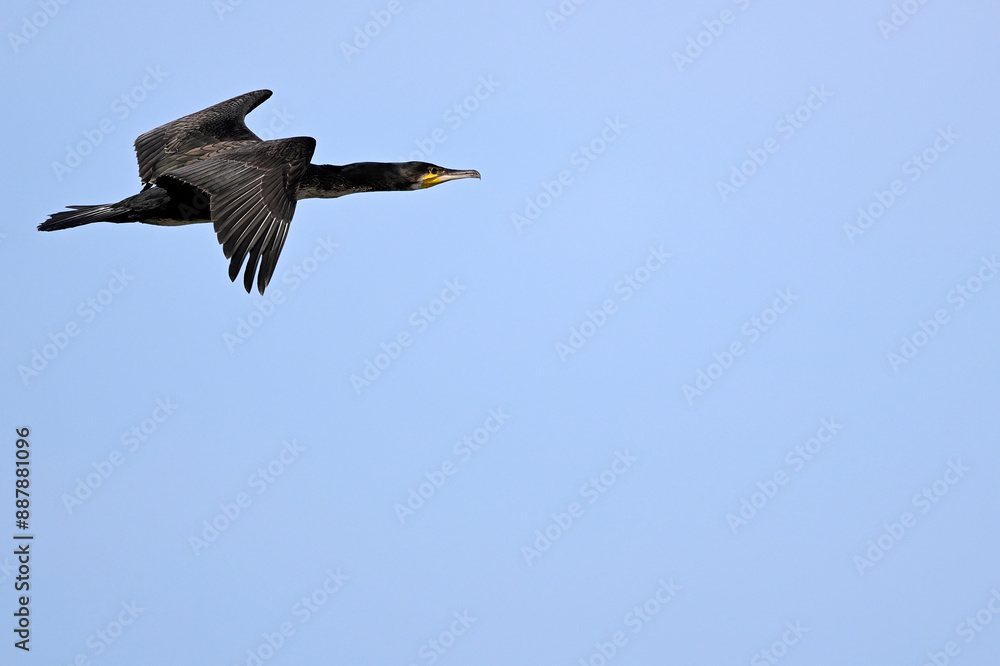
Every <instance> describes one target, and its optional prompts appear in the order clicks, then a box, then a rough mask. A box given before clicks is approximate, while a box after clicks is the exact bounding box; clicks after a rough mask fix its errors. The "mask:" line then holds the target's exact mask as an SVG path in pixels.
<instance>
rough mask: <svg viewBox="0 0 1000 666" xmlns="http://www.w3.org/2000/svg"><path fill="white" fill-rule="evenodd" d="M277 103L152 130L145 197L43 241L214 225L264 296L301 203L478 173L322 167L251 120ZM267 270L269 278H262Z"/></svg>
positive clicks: (50, 227) (94, 209)
mask: <svg viewBox="0 0 1000 666" xmlns="http://www.w3.org/2000/svg"><path fill="white" fill-rule="evenodd" d="M270 96H271V91H270V90H257V91H255V92H249V93H246V94H244V95H239V96H238V97H233V98H232V99H229V100H226V101H225V102H220V103H219V104H216V105H215V106H210V107H208V108H207V109H204V110H203V111H198V112H197V113H192V114H191V115H188V116H184V117H183V118H180V119H178V120H175V121H173V122H170V123H167V124H166V125H161V126H160V127H157V128H156V129H153V130H150V131H148V132H146V133H145V134H143V135H142V136H140V137H139V138H138V139H136V140H135V153H136V156H137V157H138V160H139V177H140V178H141V179H142V182H143V189H142V191H141V192H139V194H136V195H135V196H131V197H128V198H126V199H123V200H121V201H119V202H118V203H115V204H105V205H99V206H69V208H71V209H72V210H66V211H61V212H59V213H53V214H52V215H50V216H49V219H48V220H46V221H45V222H43V223H41V224H40V225H38V228H39V230H41V231H56V230H58V229H70V228H72V227H78V226H81V225H84V224H90V223H91V222H143V223H145V224H155V225H160V226H179V225H184V224H195V223H199V222H211V223H212V224H213V225H214V227H215V233H216V235H217V236H218V239H219V243H220V244H221V245H222V251H223V253H224V254H225V255H226V258H227V259H229V260H230V263H229V279H230V280H233V281H234V282H235V281H236V276H238V275H239V274H240V268H241V266H242V265H243V262H244V260H245V259H247V257H249V260H247V263H246V270H245V272H244V275H243V286H244V287H246V290H247V293H250V291H251V289H252V288H253V282H254V274H255V273H256V274H257V290H258V291H259V292H260V293H261V294H263V293H264V289H265V288H266V287H267V284H268V282H270V280H271V277H272V276H273V275H274V268H275V265H276V264H277V263H278V255H279V254H281V247H282V246H283V245H284V244H285V237H286V236H287V235H288V226H289V223H290V222H291V221H292V214H293V213H294V212H295V202H296V201H298V200H299V199H310V198H323V199H330V198H334V197H340V196H344V195H345V194H353V193H355V192H381V191H392V190H419V189H424V188H428V187H433V186H434V185H437V184H439V183H444V182H446V181H449V180H456V179H459V178H479V172H478V171H472V170H458V169H445V168H443V167H439V166H436V165H434V164H428V163H426V162H393V163H385V162H358V163H356V164H347V165H345V166H334V165H330V164H312V163H311V162H310V160H311V159H312V155H313V151H314V150H315V148H316V140H315V139H313V138H311V137H307V136H300V137H293V138H289V139H274V140H272V141H262V140H261V138H260V137H258V136H257V135H256V134H254V133H253V132H251V131H250V130H249V129H247V126H246V123H245V118H246V115H247V114H248V113H249V112H250V111H252V110H253V109H255V108H256V107H257V106H258V105H259V104H260V103H261V102H263V101H264V100H266V99H267V98H268V97H270ZM258 263H259V265H260V268H259V270H258Z"/></svg>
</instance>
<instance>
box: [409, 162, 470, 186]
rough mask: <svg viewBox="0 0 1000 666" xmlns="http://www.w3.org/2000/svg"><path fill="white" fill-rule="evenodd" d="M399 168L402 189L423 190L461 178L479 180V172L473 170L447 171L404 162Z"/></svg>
mask: <svg viewBox="0 0 1000 666" xmlns="http://www.w3.org/2000/svg"><path fill="white" fill-rule="evenodd" d="M397 166H398V177H399V179H400V185H402V187H401V188H400V189H404V190H422V189H426V188H428V187H434V186H435V185H439V184H440V183H444V182H447V181H449V180H458V179H459V178H479V177H480V176H479V172H478V171H474V170H472V169H465V170H462V169H445V168H444V167H439V166H437V165H436V164H428V163H427V162H402V163H400V164H398V165H397Z"/></svg>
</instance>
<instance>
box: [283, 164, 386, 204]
mask: <svg viewBox="0 0 1000 666" xmlns="http://www.w3.org/2000/svg"><path fill="white" fill-rule="evenodd" d="M391 166H392V165H391V164H387V163H384V162H357V163H355V164H346V165H344V166H334V165H332V164H310V165H309V166H308V167H306V172H305V174H304V175H303V176H302V180H301V181H300V182H299V192H298V198H299V199H332V198H334V197H342V196H344V195H345V194H354V193H356V192H383V191H387V190H394V189H398V188H396V187H394V186H393V183H392V181H391V180H390V179H389V178H388V175H389V174H390V171H391Z"/></svg>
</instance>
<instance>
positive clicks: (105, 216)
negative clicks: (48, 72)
mask: <svg viewBox="0 0 1000 666" xmlns="http://www.w3.org/2000/svg"><path fill="white" fill-rule="evenodd" d="M67 208H72V209H73V210H64V211H60V212H58V213H52V214H51V215H49V219H47V220H45V221H44V222H42V223H41V224H39V225H38V230H39V231H58V230H59V229H72V228H73V227H79V226H81V225H84V224H90V223H91V222H117V221H120V219H121V218H122V217H123V216H124V215H127V214H128V209H127V208H126V207H123V206H122V205H121V204H103V205H101V206H67ZM116 218H117V219H116Z"/></svg>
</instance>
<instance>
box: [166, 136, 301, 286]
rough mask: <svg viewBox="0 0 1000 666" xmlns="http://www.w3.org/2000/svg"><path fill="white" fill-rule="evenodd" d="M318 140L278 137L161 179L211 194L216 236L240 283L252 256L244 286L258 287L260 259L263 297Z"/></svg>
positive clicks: (193, 164)
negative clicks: (245, 263) (299, 187)
mask: <svg viewBox="0 0 1000 666" xmlns="http://www.w3.org/2000/svg"><path fill="white" fill-rule="evenodd" d="M315 149H316V140H315V139H312V138H310V137H304V136H303V137H295V138H291V139H276V140H274V141H262V142H260V143H254V144H250V145H245V146H240V147H237V148H232V149H230V150H227V151H225V152H223V153H220V154H218V155H215V156H213V157H208V158H205V159H202V160H199V161H197V162H193V163H191V164H188V165H187V166H183V167H181V168H179V169H175V170H174V171H171V172H170V173H165V174H163V175H162V176H160V180H161V182H163V181H167V182H166V183H165V184H167V185H169V181H171V180H175V181H179V182H182V183H186V184H188V185H191V186H193V187H196V188H198V189H200V190H202V191H204V192H206V193H207V194H208V196H209V209H210V211H211V216H212V222H213V223H214V225H215V233H216V234H217V235H218V238H219V242H220V243H221V244H222V251H223V252H224V253H225V255H226V258H227V259H231V261H230V263H229V279H230V280H233V281H235V280H236V276H237V275H239V274H240V266H241V265H242V264H243V260H244V259H245V258H246V257H247V255H249V256H250V260H249V261H248V262H247V267H246V272H245V273H244V276H243V286H244V287H246V290H247V293H249V292H250V290H251V289H252V287H253V276H254V272H255V271H256V270H257V262H258V261H260V272H259V273H258V275H257V289H258V291H260V293H261V294H263V293H264V288H265V287H267V283H268V282H270V281H271V276H272V275H274V267H275V265H276V264H277V263H278V255H280V254H281V247H282V245H284V244H285V236H286V235H287V234H288V225H289V222H291V220H292V215H293V214H294V213H295V202H296V200H297V191H298V185H299V181H300V180H301V179H302V175H303V174H304V173H305V171H306V167H308V166H309V160H310V159H311V158H312V154H313V151H314V150H315Z"/></svg>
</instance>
